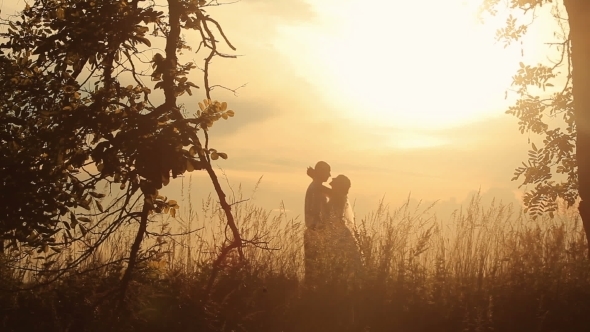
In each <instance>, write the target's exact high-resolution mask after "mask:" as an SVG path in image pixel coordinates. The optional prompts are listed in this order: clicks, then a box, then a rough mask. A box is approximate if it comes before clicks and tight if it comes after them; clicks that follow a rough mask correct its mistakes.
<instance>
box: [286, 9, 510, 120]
mask: <svg viewBox="0 0 590 332" xmlns="http://www.w3.org/2000/svg"><path fill="white" fill-rule="evenodd" d="M313 3H314V4H315V6H316V10H317V12H318V13H319V16H320V17H323V18H324V26H323V27H322V28H321V29H318V28H314V29H311V28H308V30H305V28H298V29H296V30H295V29H292V30H289V29H285V30H284V31H283V32H284V33H286V34H288V35H290V37H291V38H293V37H294V38H297V37H299V40H300V41H301V43H302V45H304V49H305V50H306V52H302V50H301V47H300V48H299V50H298V51H294V49H292V51H287V52H286V53H289V54H290V56H293V54H295V56H296V57H297V61H298V64H299V68H300V70H304V68H305V67H307V68H308V70H309V72H307V73H306V74H305V75H306V76H307V77H308V79H309V80H310V81H312V82H313V83H314V84H315V85H316V87H317V88H318V90H319V91H321V92H322V94H323V96H324V97H325V99H326V100H329V101H330V103H332V105H334V106H336V107H337V108H338V109H339V110H340V112H342V114H343V115H344V116H345V117H348V118H351V119H355V120H356V121H360V122H364V123H367V124H373V125H387V126H396V127H400V128H406V129H408V128H416V129H441V128H447V127H453V126H457V125H463V124H466V123H469V122H471V121H478V120H482V119H485V118H486V117H487V116H493V115H498V114H502V113H503V110H504V109H505V107H506V103H505V102H504V100H503V97H504V91H505V89H506V88H507V87H508V86H509V85H510V81H511V75H512V74H513V73H514V71H515V66H516V65H517V64H518V60H517V59H515V57H516V56H517V55H516V54H515V52H514V51H510V50H505V49H503V48H502V47H501V46H500V45H494V32H495V31H494V27H489V26H484V25H481V24H478V23H477V21H476V17H475V10H476V8H474V7H473V6H469V5H466V2H465V1H462V0H448V1H440V0H422V1H407V0H404V1H401V0H390V1H373V2H366V1H362V0H349V1H332V0H328V1H315V2H313ZM285 46H286V45H285ZM299 46H300V45H299ZM302 53H304V54H302ZM302 64H304V65H302Z"/></svg>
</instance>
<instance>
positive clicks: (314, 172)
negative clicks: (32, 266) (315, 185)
mask: <svg viewBox="0 0 590 332" xmlns="http://www.w3.org/2000/svg"><path fill="white" fill-rule="evenodd" d="M330 170H331V169H330V165H328V163H327V162H325V161H318V162H317V164H315V167H314V168H311V167H310V168H308V170H307V174H308V175H309V176H311V178H312V179H314V180H316V181H321V182H326V181H328V179H329V178H330Z"/></svg>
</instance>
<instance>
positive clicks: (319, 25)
mask: <svg viewBox="0 0 590 332" xmlns="http://www.w3.org/2000/svg"><path fill="white" fill-rule="evenodd" d="M472 2H473V1H465V0H447V1H440V0H423V1H407V0H405V1H402V0H388V1H385V0H377V1H370V2H366V1H361V0H338V1H337V0H321V1H317V0H316V1H311V0H310V1H304V0H272V1H271V0H241V1H239V2H237V3H234V4H231V5H225V6H220V7H216V8H211V9H210V10H209V12H210V13H211V14H212V16H214V17H216V18H217V19H218V21H219V22H220V23H221V25H222V26H223V27H224V30H225V33H226V35H227V36H228V37H229V38H230V40H231V41H232V43H233V44H234V45H235V46H236V47H237V53H238V54H240V55H242V56H241V57H239V58H238V59H220V60H216V61H215V63H214V64H213V66H212V68H211V70H212V80H213V82H214V83H215V84H222V85H225V86H227V87H230V88H235V87H238V86H241V85H242V84H244V83H247V85H246V86H245V87H244V88H241V89H239V90H238V92H239V93H238V95H237V96H234V95H233V94H231V93H229V92H225V91H223V90H220V89H217V90H215V91H214V92H213V96H214V98H215V99H219V100H223V101H227V102H228V104H229V106H230V108H231V109H233V110H234V111H235V112H236V116H235V117H234V118H232V119H231V120H230V121H227V122H221V123H218V124H216V125H215V126H214V127H213V128H212V130H211V137H212V143H211V146H212V147H214V148H217V149H218V150H220V151H223V152H226V153H228V155H229V160H227V161H224V160H220V161H219V162H216V166H218V167H221V168H223V170H224V171H225V174H227V176H228V179H229V182H230V183H231V184H232V185H233V186H234V188H237V187H238V186H239V185H240V184H241V185H242V188H243V191H244V194H245V196H247V197H248V196H249V195H250V193H251V191H252V190H253V188H254V185H255V183H256V182H257V181H258V179H259V178H260V177H261V176H262V177H263V178H262V182H261V184H260V186H259V187H258V189H257V192H256V194H255V196H254V197H253V199H254V202H255V204H257V205H261V206H263V207H265V208H268V209H275V208H278V207H279V205H280V203H281V201H283V202H284V204H285V207H286V209H287V210H289V213H290V215H291V216H296V215H300V214H301V212H302V209H303V196H304V193H305V190H306V187H307V185H308V184H309V182H310V179H309V178H308V177H307V176H306V175H305V169H306V167H307V166H313V165H314V164H315V163H316V162H317V161H318V160H325V161H327V162H328V163H329V164H331V165H332V174H333V175H334V176H335V175H337V174H345V175H347V176H348V177H349V178H350V179H351V181H352V188H351V191H350V200H351V201H355V202H356V203H355V209H356V212H357V216H359V217H362V216H363V215H365V214H366V213H367V212H369V211H370V210H373V209H374V208H375V207H376V206H377V203H378V201H379V199H380V198H382V197H385V201H386V202H388V203H390V204H391V205H392V206H399V205H400V204H401V202H403V201H404V200H405V199H406V198H407V197H408V195H410V194H411V196H412V198H414V199H417V200H420V199H421V200H424V201H427V202H429V201H434V200H441V201H442V202H441V204H440V206H441V208H444V210H443V211H441V213H445V214H446V213H448V212H449V210H452V209H454V208H456V207H458V206H459V204H461V203H462V202H464V200H465V199H466V198H467V197H468V196H469V195H470V194H472V193H473V192H474V191H477V190H481V192H482V193H484V196H486V197H488V198H490V197H496V198H497V199H501V200H503V201H506V202H516V201H517V198H518V197H519V195H520V191H519V190H518V189H517V187H518V182H511V181H510V179H511V177H512V174H513V170H514V168H515V167H516V166H518V165H519V164H520V162H521V161H522V160H523V159H524V158H526V151H527V137H526V136H524V135H521V134H520V132H519V131H518V126H517V120H516V119H515V118H513V117H511V116H509V115H505V114H504V110H505V109H506V107H507V106H508V105H509V104H510V100H508V101H506V100H504V91H505V89H506V88H507V87H508V86H509V85H510V82H511V76H512V75H513V74H514V72H515V70H516V69H517V68H518V62H519V61H523V59H524V60H526V61H531V60H535V59H543V58H544V57H545V55H546V54H544V53H543V52H533V51H534V49H532V51H531V48H529V49H526V50H527V51H526V52H525V55H524V58H522V57H521V54H520V47H518V46H517V47H510V48H507V49H504V48H503V47H502V45H495V44H494V33H495V27H498V26H499V25H500V24H501V22H500V21H490V22H489V26H488V25H478V24H477V23H476V20H475V16H474V8H475V7H474V6H473V5H469V3H472ZM21 3H22V4H23V5H24V2H23V1H21ZM11 6H12V7H16V5H12V4H7V2H6V0H5V1H4V4H3V5H2V12H3V14H4V13H6V12H7V11H9V10H10V9H11V8H10V7H11ZM551 28H552V27H547V25H545V26H544V28H543V29H540V30H539V29H536V30H535V29H532V32H533V33H532V34H530V35H529V37H528V38H527V41H533V42H534V41H538V40H541V39H543V38H544V36H548V35H549V36H551ZM195 42H196V41H195ZM529 44H535V43H529ZM537 44H538V43H537ZM195 46H196V45H195ZM194 81H195V82H198V79H195V80H194ZM195 95H196V97H193V99H194V101H185V104H186V105H187V106H189V107H190V106H191V104H192V105H193V107H194V106H195V105H196V102H197V101H198V99H202V98H203V96H202V95H201V94H200V93H195ZM184 181H186V179H185V180H184ZM193 182H194V184H193V188H194V189H195V194H193V197H197V198H198V197H202V196H203V194H208V193H209V192H211V191H212V186H211V184H210V183H209V182H208V181H207V178H206V175H205V174H194V175H193ZM185 185H186V182H185ZM180 186H181V181H180V180H175V181H173V182H171V184H170V186H169V188H167V189H166V193H167V194H168V196H169V197H175V196H176V197H177V196H179V195H178V194H177V193H175V191H176V192H177V191H178V190H179V189H180ZM197 192H198V193H197Z"/></svg>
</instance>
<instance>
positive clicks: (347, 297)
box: [0, 193, 590, 332]
mask: <svg viewBox="0 0 590 332" xmlns="http://www.w3.org/2000/svg"><path fill="white" fill-rule="evenodd" d="M241 200H242V197H240V196H239V193H238V197H234V201H235V202H239V201H241ZM181 203H183V204H181V205H182V206H183V208H182V210H181V211H180V213H179V216H178V217H177V219H171V218H169V217H161V216H156V217H155V218H154V219H153V221H152V223H151V226H150V229H151V230H152V231H153V232H154V233H155V232H157V233H159V234H160V235H158V236H152V237H150V238H148V243H146V244H145V245H144V248H145V249H144V250H143V252H142V257H143V259H142V261H141V264H140V267H139V270H138V271H137V272H136V273H135V275H134V282H133V284H132V285H131V292H130V296H131V297H132V301H131V303H132V304H133V306H132V308H131V309H130V310H129V311H126V312H119V311H117V310H116V309H115V308H116V306H114V302H113V300H112V299H111V298H110V297H109V296H108V295H109V292H110V291H111V290H112V289H114V288H116V287H117V283H118V282H119V279H120V277H121V271H122V269H123V268H124V260H123V258H124V257H125V256H126V255H127V254H128V253H127V250H128V249H127V248H128V247H129V246H128V245H127V243H129V241H130V235H131V233H129V234H125V233H120V234H118V238H117V239H113V240H112V241H111V242H110V243H109V244H108V246H107V247H105V249H104V250H103V251H101V252H98V253H97V254H96V257H94V260H93V261H91V262H89V263H88V265H87V266H84V267H81V269H80V270H79V271H73V272H72V273H69V274H67V275H66V276H64V277H63V278H61V279H60V280H59V281H58V282H56V283H53V284H51V285H48V286H44V287H39V288H36V289H34V291H21V292H12V291H6V290H4V291H2V293H0V312H1V316H0V330H1V331H277V332H279V331H301V332H303V331H312V332H313V331H547V332H549V331H586V330H588V329H589V328H590V264H589V262H588V259H587V258H586V256H585V243H584V236H583V230H582V228H581V223H580V220H579V218H578V216H577V214H574V213H570V212H567V211H566V212H563V213H561V214H559V215H557V216H556V217H555V218H548V217H542V218H539V219H538V220H534V221H533V220H530V219H529V218H528V217H526V216H525V215H524V214H523V213H521V211H515V210H514V209H513V208H512V207H511V206H505V205H502V204H492V205H491V206H489V207H484V206H483V205H482V203H481V201H480V199H479V197H478V196H475V197H474V198H473V200H472V201H471V204H470V205H469V206H467V207H465V208H463V209H462V210H460V211H456V212H455V213H454V214H453V215H451V216H436V215H435V214H434V213H433V212H432V208H431V207H429V206H423V207H421V206H418V207H413V208H411V207H410V204H409V202H408V203H406V204H403V205H402V206H401V207H398V208H391V207H389V206H387V205H386V204H384V203H383V202H381V203H380V204H379V205H378V206H377V208H376V209H375V210H374V212H373V213H371V214H370V215H368V216H365V217H363V218H357V225H356V229H355V237H356V239H357V241H358V244H359V248H360V250H361V253H362V259H363V265H364V271H363V274H362V277H361V279H360V280H359V284H358V287H354V288H341V287H336V285H333V287H332V286H330V285H328V286H326V287H322V288H319V289H313V290H312V289H308V288H306V286H305V285H304V284H303V283H302V278H303V273H304V271H303V258H304V257H303V249H302V248H303V246H302V244H303V243H302V242H303V241H302V234H303V224H302V221H301V220H299V219H298V218H288V217H287V215H286V214H285V213H284V208H283V209H281V211H282V212H280V213H278V214H276V213H271V212H270V211H267V210H264V209H262V208H260V207H257V206H255V205H254V204H252V203H250V202H242V203H237V204H235V205H234V206H233V207H234V213H235V215H236V220H237V221H238V223H239V227H240V230H241V232H242V234H243V236H244V238H245V239H248V240H249V241H248V242H247V246H246V247H245V248H244V253H245V255H246V258H247V259H246V260H245V261H241V260H239V259H238V258H237V257H230V259H228V260H227V261H226V262H225V264H224V266H223V270H222V272H221V273H220V275H219V277H218V279H217V281H216V284H215V286H214V289H213V293H212V294H211V296H210V297H209V300H208V301H205V294H204V292H203V289H204V287H205V285H206V282H207V278H208V276H209V274H210V272H211V262H212V260H213V259H214V258H215V255H216V253H217V252H218V250H219V247H220V245H221V243H222V241H223V239H224V237H225V228H224V222H223V214H222V211H221V209H220V208H219V206H218V205H217V204H216V203H215V201H214V200H213V199H212V198H209V199H206V200H204V201H203V202H201V204H200V206H197V205H196V204H195V203H193V202H191V199H190V197H184V202H181ZM131 231H132V230H131ZM177 233H179V234H183V235H179V236H175V235H174V234H177ZM91 240H92V239H89V241H91ZM72 254H75V252H69V253H68V252H67V251H64V252H62V253H60V254H56V255H61V256H62V259H67V256H68V255H72ZM2 259H3V263H2V266H3V267H4V268H3V269H2V270H0V282H2V283H3V285H5V286H10V287H14V286H19V285H20V286H22V285H23V284H24V283H25V282H26V283H28V284H27V285H34V284H35V283H38V282H41V281H42V280H43V273H42V271H41V272H31V271H29V272H28V275H29V276H28V277H25V274H24V273H23V271H28V270H27V269H23V267H27V266H34V265H36V266H37V267H39V266H41V270H42V264H43V263H42V262H41V263H39V262H34V261H33V260H31V261H28V262H26V264H23V262H22V261H21V262H19V264H17V265H15V264H13V263H11V257H9V256H7V257H4V258H2ZM105 261H109V262H113V264H111V265H108V266H106V267H101V268H97V269H95V270H92V271H90V272H87V273H83V274H80V273H78V272H81V271H82V270H83V269H85V270H88V268H89V267H91V266H92V264H95V265H96V266H101V265H102V264H100V263H104V262H105ZM39 264H41V265H39ZM33 270H34V269H33ZM10 287H3V288H4V289H8V288H10Z"/></svg>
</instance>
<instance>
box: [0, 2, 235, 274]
mask: <svg viewBox="0 0 590 332" xmlns="http://www.w3.org/2000/svg"><path fill="white" fill-rule="evenodd" d="M206 6H207V3H206V2H205V1H203V0H198V1H197V0H190V1H184V0H169V1H168V2H167V5H166V6H162V5H161V4H160V3H156V2H154V1H139V0H129V1H127V0H103V1H91V0H36V1H33V2H32V3H31V4H27V5H26V8H25V9H24V10H23V11H22V13H21V14H20V15H19V16H18V17H13V18H10V19H9V20H8V21H6V22H5V25H6V27H7V29H6V32H4V33H2V34H1V37H2V41H3V43H2V44H1V45H0V50H1V52H2V53H1V54H0V74H1V75H2V77H3V80H2V81H1V82H0V107H1V108H2V110H1V112H0V135H1V136H0V153H1V157H0V158H1V161H0V165H1V167H2V169H1V171H0V174H1V175H0V177H1V180H0V182H1V185H2V187H3V190H2V191H1V192H2V193H1V194H0V195H1V196H0V201H1V202H2V204H0V242H3V241H4V240H8V241H10V243H11V245H12V246H13V247H14V248H15V249H16V248H19V247H20V246H21V245H24V247H23V248H21V249H25V248H27V247H28V248H38V249H39V250H38V253H42V252H45V254H48V252H49V249H50V248H51V249H53V251H55V252H59V251H61V250H63V248H64V246H65V247H67V246H70V245H72V242H76V241H82V242H84V243H85V244H87V245H86V246H85V247H84V250H85V251H83V252H84V253H83V254H82V255H80V256H79V257H78V258H76V259H74V260H73V261H71V262H70V263H69V264H67V265H66V266H65V268H64V267H63V266H62V270H61V271H62V272H65V271H66V270H67V268H73V267H74V266H75V265H76V264H79V263H80V262H81V261H82V260H84V259H87V258H88V257H90V256H91V255H92V253H93V252H95V251H96V250H97V248H98V247H99V246H100V245H101V244H102V243H104V242H105V241H106V239H107V238H108V237H109V236H112V234H115V233H116V231H117V230H118V229H120V227H121V226H122V225H126V224H127V222H129V221H134V220H138V221H139V222H140V226H139V230H138V233H137V236H136V238H135V241H134V243H133V245H132V247H131V254H130V257H129V267H128V272H129V271H130V270H132V269H133V267H134V264H135V262H136V261H137V259H138V255H139V251H140V245H141V242H142V240H143V237H144V235H145V231H146V228H147V223H148V215H149V214H153V213H169V214H170V215H172V216H174V215H175V214H176V210H177V209H178V205H177V203H176V201H173V200H169V201H168V200H167V199H166V198H165V197H162V196H160V195H159V194H158V190H159V189H161V188H162V186H166V185H167V184H168V183H169V181H170V178H176V177H178V176H180V175H182V174H184V173H185V172H191V171H194V170H206V171H207V172H208V174H209V176H210V177H211V180H212V181H213V184H214V186H215V189H216V191H217V193H218V195H219V197H220V201H221V202H222V205H223V207H224V210H225V211H226V213H227V220H228V224H229V226H230V228H232V229H235V225H234V224H233V217H232V216H231V211H230V209H229V205H228V204H227V203H226V202H225V198H224V197H225V195H224V194H223V192H222V191H221V187H220V186H219V183H218V182H217V178H216V176H215V173H214V172H213V170H212V168H211V165H210V161H211V160H215V159H217V158H219V157H221V158H224V159H225V158H227V154H225V153H222V152H219V151H217V150H216V149H213V148H210V147H209V136H208V134H207V131H208V130H209V128H210V127H211V126H212V125H213V124H214V123H215V122H216V121H218V120H220V119H228V118H229V117H232V116H233V115H234V112H233V111H232V110H229V109H228V108H227V104H226V103H225V102H219V101H215V100H212V99H211V96H210V90H211V89H210V86H209V79H208V75H209V69H208V67H209V62H210V61H211V59H212V58H213V57H214V56H226V57H228V56H227V55H224V54H222V53H220V52H219V51H218V50H217V44H218V43H219V40H220V39H221V40H224V41H225V42H226V44H228V45H229V46H230V47H232V48H233V46H231V44H230V43H229V41H227V39H226V38H225V35H224V33H223V31H222V30H221V26H220V25H219V23H217V21H215V20H214V19H212V18H211V17H210V16H209V15H207V14H206V11H205V9H206ZM161 8H164V10H165V11H160V9H161ZM183 31H184V32H183ZM184 33H186V34H187V35H190V34H191V33H192V34H194V35H195V36H198V37H200V38H201V44H202V45H201V46H203V47H202V48H201V47H200V48H199V50H201V49H202V50H205V51H207V52H208V53H207V58H206V60H205V62H204V66H205V70H204V76H203V82H204V85H205V92H204V97H205V99H204V100H203V102H201V103H199V104H198V105H199V109H186V108H185V106H183V105H182V104H181V103H180V101H181V98H182V97H186V96H187V95H188V96H191V95H192V94H193V89H197V88H198V86H197V85H196V84H194V83H192V82H191V81H190V80H189V78H191V77H194V75H192V74H191V73H192V70H194V69H195V68H197V64H195V63H192V62H183V61H182V59H181V58H179V54H181V53H182V52H183V51H187V50H188V51H190V50H191V48H190V47H189V46H188V45H187V44H186V41H185V40H184V39H183V38H182V37H181V34H184ZM219 36H221V37H219ZM162 43H163V44H164V47H165V52H164V54H161V53H158V52H156V49H157V48H158V47H159V46H158V45H159V44H162ZM150 53H152V54H153V56H152V57H151V58H149V57H148V54H150ZM157 92H161V93H160V94H158V93H157ZM193 104H195V105H196V103H193ZM198 134H201V136H199V135H198ZM100 186H106V188H107V189H108V194H109V196H107V197H105V196H106V194H107V193H105V192H104V191H103V192H101V190H100ZM140 197H143V199H140ZM141 203H143V204H141ZM224 204H225V205H224ZM138 205H143V208H142V210H141V212H138V211H137V209H138ZM87 234H94V235H96V234H100V235H99V236H98V238H97V239H96V241H95V242H93V243H91V244H89V242H87V241H86V240H85V239H86V238H87ZM233 235H234V241H239V234H237V232H236V231H234V233H233ZM236 246H239V242H237V244H235V245H234V247H236ZM56 266H57V265H56ZM129 273H130V272H129ZM129 273H127V274H126V276H125V278H124V282H128V281H129V278H130V274H129ZM58 276H59V275H58Z"/></svg>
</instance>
